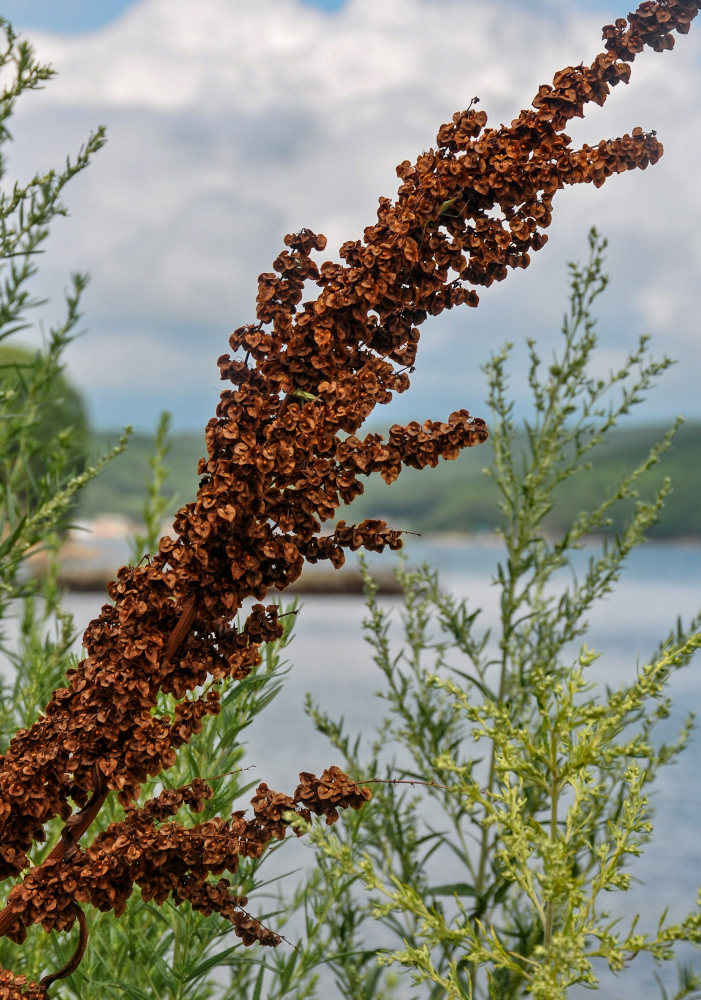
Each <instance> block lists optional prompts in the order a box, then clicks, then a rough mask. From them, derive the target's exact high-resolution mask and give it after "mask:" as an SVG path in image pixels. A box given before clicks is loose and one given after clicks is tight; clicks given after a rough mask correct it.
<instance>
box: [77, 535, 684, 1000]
mask: <svg viewBox="0 0 701 1000" xmlns="http://www.w3.org/2000/svg"><path fill="white" fill-rule="evenodd" d="M405 551H406V553H407V555H408V557H409V560H410V562H412V563H415V564H416V563H420V562H422V561H424V560H428V561H430V562H431V563H432V564H433V565H435V566H437V567H438V569H439V572H440V576H441V581H442V583H443V585H444V586H445V587H446V588H447V589H450V590H452V591H453V592H454V593H456V594H459V595H461V596H465V597H468V598H469V600H470V602H471V604H472V606H473V608H477V607H481V608H483V621H484V624H486V625H492V624H496V622H497V617H498V591H497V589H496V588H495V587H494V586H493V585H492V583H491V580H492V577H493V573H494V569H495V564H496V560H497V558H498V557H499V555H500V554H501V550H500V549H499V548H498V547H497V546H496V545H495V544H494V543H492V542H483V543H469V544H467V543H451V544H441V545H438V544H435V543H433V544H432V543H427V542H424V541H423V540H421V541H419V540H413V539H412V540H410V541H409V543H408V544H407V546H406V549H405ZM392 558H393V557H392V556H387V557H385V556H383V557H382V558H381V561H380V564H381V565H383V566H388V565H390V564H391V561H392ZM585 558H586V554H585V555H584V556H583V559H585ZM102 600H103V599H102V597H101V596H100V595H86V594H81V595H73V596H72V597H71V598H70V601H69V604H70V609H71V610H72V611H73V612H74V614H75V616H76V622H77V624H79V625H80V624H82V623H83V622H85V623H87V621H88V620H89V619H90V618H92V617H94V615H95V614H96V613H97V611H98V610H99V607H100V604H101V603H102ZM382 604H383V605H384V606H386V607H389V608H394V609H395V617H396V616H397V611H398V601H397V599H396V598H383V599H382ZM700 609H701V546H700V545H698V544H696V543H689V544H667V545H652V544H650V545H647V546H644V547H641V548H640V549H638V551H636V552H635V553H633V555H632V556H631V558H630V560H629V564H628V568H627V571H626V572H625V574H624V576H623V578H622V580H621V581H620V582H619V584H617V585H616V588H615V591H614V593H613V594H612V595H610V596H609V597H608V598H607V599H606V600H605V601H603V602H602V603H601V604H600V605H599V606H598V607H597V608H596V609H595V610H594V611H593V612H592V614H591V615H590V622H591V629H590V632H589V634H588V636H587V637H586V643H587V645H588V646H589V647H590V648H591V647H593V648H595V649H597V650H600V651H602V654H603V655H602V656H601V659H600V660H599V661H598V663H597V665H596V671H597V677H598V678H602V679H604V680H605V681H606V682H607V683H609V684H611V685H612V686H615V685H616V684H617V683H619V682H620V681H623V680H624V679H626V678H630V677H632V676H634V674H635V670H636V666H637V665H638V664H641V663H643V662H646V661H647V659H648V658H649V656H650V654H651V653H652V652H653V651H654V650H655V648H656V647H657V645H658V643H659V642H660V640H662V639H664V638H665V637H666V636H667V635H668V633H669V631H670V630H671V629H672V628H673V627H674V625H675V623H676V620H677V616H681V618H682V620H684V621H688V620H689V619H690V618H691V617H693V616H694V615H696V614H697V613H698V612H699V610H700ZM364 614H365V607H364V604H363V601H362V599H361V598H357V597H323V596H314V597H304V598H303V604H302V609H301V612H300V613H299V614H298V616H297V621H296V625H295V637H294V640H293V642H292V644H291V645H290V647H288V650H287V652H288V660H289V663H290V666H291V670H290V673H289V675H288V677H287V679H286V681H285V685H284V688H283V691H282V693H281V694H280V695H279V697H278V698H277V700H276V701H275V702H274V703H273V704H272V705H270V706H269V707H268V709H267V710H266V712H265V714H264V715H263V716H262V717H260V719H259V720H256V721H257V722H258V721H260V722H261V725H260V726H258V727H256V726H255V725H254V726H252V727H251V728H250V729H249V730H248V731H247V732H248V733H250V736H249V738H248V739H249V742H248V762H249V763H251V764H252V765H254V766H255V771H253V772H252V776H255V777H256V778H258V779H259V780H261V781H266V782H267V783H268V784H269V785H270V786H271V787H273V788H276V789H279V790H280V791H286V792H290V791H292V790H293V789H294V787H295V786H296V784H297V781H298V777H297V776H298V772H299V771H302V770H308V771H315V772H316V773H320V771H321V770H322V769H323V768H324V767H325V766H328V765H329V764H332V763H335V762H336V761H335V755H334V752H333V750H332V748H330V747H329V745H328V743H327V742H326V740H325V739H324V738H322V737H321V736H320V735H319V734H317V733H316V732H315V730H314V728H313V725H312V723H311V722H310V720H309V719H308V718H307V716H306V715H305V712H304V698H305V694H306V692H308V691H310V692H312V694H313V696H314V698H315V700H317V701H318V702H319V703H320V705H321V706H322V707H323V708H324V709H326V710H327V711H328V712H329V713H330V715H331V716H332V717H333V718H338V717H340V716H343V717H344V718H345V722H346V726H347V728H348V729H349V730H350V731H358V732H365V733H371V731H372V729H373V728H374V727H375V726H376V725H377V724H379V723H380V722H381V719H382V718H383V715H384V714H385V708H386V706H385V705H384V703H382V702H380V701H379V699H377V698H376V697H374V692H375V691H376V689H377V688H378V687H379V686H380V681H381V678H380V674H379V671H378V669H377V667H376V666H375V665H374V664H373V662H372V657H371V650H370V647H368V646H367V645H366V643H365V642H364V640H363V636H362V624H361V623H362V619H363V617H364ZM700 669H701V658H697V659H696V661H695V662H694V663H692V664H691V665H690V666H689V667H687V668H685V669H684V670H682V671H680V672H678V673H677V675H676V676H675V678H674V680H673V682H672V685H671V689H670V693H671V694H672V696H673V699H674V710H673V713H672V717H671V718H670V720H668V722H667V723H666V724H665V726H666V728H665V731H664V733H663V734H662V735H664V736H666V737H668V738H671V736H672V735H673V733H674V732H675V730H676V727H677V725H678V723H679V722H680V720H681V719H682V718H683V717H685V716H686V714H687V713H688V712H689V711H693V710H694V709H698V708H699V707H701V676H700ZM700 771H701V739H700V738H699V736H698V735H697V736H696V737H695V738H694V740H693V743H692V746H691V747H690V748H689V749H688V751H687V752H686V754H685V755H683V757H682V758H681V760H680V761H679V762H678V763H677V764H675V765H674V766H673V767H671V768H669V769H668V770H667V771H666V773H665V774H664V776H663V779H662V782H661V783H660V787H659V789H658V790H657V792H656V793H655V800H654V802H655V809H656V820H655V839H654V841H653V842H652V844H650V845H649V847H648V849H647V850H646V853H645V856H644V858H643V859H642V860H641V861H640V863H639V864H638V865H637V866H636V867H635V869H633V872H634V874H635V876H636V878H637V882H636V884H635V886H634V888H633V889H632V890H631V892H629V893H627V894H625V896H623V895H622V894H621V895H612V896H611V900H610V903H611V910H612V912H614V914H618V915H621V916H627V917H628V918H629V917H630V916H632V915H633V914H634V913H635V912H640V913H641V915H642V921H641V928H640V929H641V930H642V929H645V923H646V921H647V922H648V929H652V927H653V926H654V924H653V923H652V921H653V919H654V917H655V916H656V915H659V914H660V913H661V912H662V910H663V909H664V908H665V906H669V910H670V916H671V917H673V918H675V917H681V916H682V915H683V914H684V913H686V912H688V911H689V910H690V909H692V908H693V907H694V905H695V899H696V893H697V890H698V888H699V886H701V838H700V835H699V826H700V822H699V821H700V820H701V808H700V807H699V782H698V775H699V772H700ZM302 857H303V855H302ZM307 857H309V855H307ZM286 865H287V867H288V869H289V867H294V865H290V864H289V862H286ZM448 874H450V875H452V877H454V878H456V877H458V876H457V875H456V873H454V872H451V873H448ZM626 922H627V921H626ZM684 957H685V958H687V957H691V958H692V959H695V965H696V966H697V968H698V970H699V972H701V955H699V954H698V953H697V952H691V954H690V955H689V953H688V952H685V953H684ZM655 971H656V969H655V966H654V964H651V963H646V960H645V959H644V958H640V957H639V958H637V959H636V960H635V961H634V962H633V963H632V965H631V967H630V969H629V970H627V972H626V973H625V975H624V976H622V977H619V978H618V979H615V980H613V979H612V978H611V977H608V978H607V977H602V988H601V991H600V992H599V994H598V995H599V996H600V997H601V998H602V1000H628V998H630V1000H639V998H642V997H656V996H660V992H659V989H658V987H657V986H656V984H655V981H654V972H655ZM658 971H659V972H660V973H661V974H662V975H663V979H664V981H665V983H666V984H667V985H668V988H669V986H670V985H671V986H674V984H675V982H676V978H675V975H674V970H673V969H670V970H667V969H666V968H665V969H662V970H658ZM668 971H669V972H671V976H670V975H669V974H668ZM407 987H408V983H407ZM674 992H675V990H674V989H672V990H671V994H672V995H673V994H674ZM410 994H411V996H418V995H419V994H417V993H416V992H415V991H414V990H412V991H410ZM335 995H336V994H335V993H334V992H333V987H331V990H330V992H329V993H328V996H329V1000H332V997H333V996H335ZM408 995H409V994H407V996H408ZM571 995H572V997H580V996H582V995H584V994H583V991H582V992H577V993H575V992H574V991H573V992H572V994H571ZM586 995H590V994H589V993H587V994H586Z"/></svg>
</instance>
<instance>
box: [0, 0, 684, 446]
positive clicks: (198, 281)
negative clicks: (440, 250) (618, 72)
mask: <svg viewBox="0 0 701 1000" xmlns="http://www.w3.org/2000/svg"><path fill="white" fill-rule="evenodd" d="M627 10H628V5H627V4H623V3H622V2H621V0H619V2H617V0H529V2H528V3H525V2H524V0H489V2H485V0H136V2H134V0H132V2H129V0H100V2H99V3H96V2H94V0H62V2H61V3H60V4H57V3H55V0H4V2H2V3H0V11H1V12H2V14H3V16H5V17H6V18H8V19H10V20H12V21H13V23H14V24H15V26H16V28H18V29H20V31H21V32H22V33H23V34H24V35H26V36H27V37H28V38H29V39H30V40H31V41H32V42H33V43H34V45H35V47H36V49H37V51H38V53H39V55H40V56H41V57H42V58H43V59H45V60H47V61H49V62H51V63H52V64H53V66H54V68H55V69H56V70H57V72H58V76H57V77H56V79H55V80H54V81H52V82H51V83H50V84H49V85H48V86H47V88H46V89H45V90H44V91H42V92H39V93H35V94H29V95H27V96H26V97H25V99H24V100H23V101H22V103H21V105H20V110H19V112H18V115H17V117H16V119H15V122H14V127H13V133H14V136H15V142H14V144H13V147H12V149H11V152H10V161H9V166H10V174H11V175H12V176H26V175H27V174H29V173H30V172H34V171H35V170H37V169H40V170H44V169H49V168H50V167H51V166H58V165H60V164H61V163H62V162H63V159H64V157H65V155H66V153H68V152H71V153H72V152H75V151H76V150H77V149H78V147H79V146H80V144H81V143H82V142H83V141H84V139H85V138H86V136H87V134H88V133H89V131H90V130H91V128H93V127H95V126H96V125H98V124H104V125H106V126H107V130H108V137H109V141H108V145H107V147H106V148H105V149H103V150H102V151H101V152H100V153H99V154H98V156H97V157H96V159H95V161H94V163H93V165H92V166H91V167H90V169H89V170H88V171H87V172H85V173H83V174H82V175H81V176H80V177H78V178H77V179H75V180H74V181H73V183H72V185H71V186H70V187H69V189H68V191H67V193H66V200H67V201H68V203H69V207H70V210H71V215H70V218H68V219H66V220H59V221H58V222H57V223H56V226H55V230H54V234H53V236H52V238H51V245H50V248H49V252H48V253H47V255H46V256H45V258H42V273H41V278H40V280H39V282H38V284H37V291H38V292H41V293H42V294H46V295H48V296H51V300H52V301H51V304H50V305H49V306H47V307H45V308H44V309H43V310H42V313H41V315H42V318H43V321H44V323H45V324H49V323H50V322H51V321H52V319H55V318H56V317H57V316H58V315H59V314H60V297H61V294H62V289H63V288H64V287H65V286H66V278H67V275H68V274H69V273H70V272H71V271H74V270H87V271H89V272H90V274H91V284H90V288H89V290H88V293H87V294H86V297H85V303H84V305H85V319H84V327H85V334H84V336H82V337H81V338H80V340H78V341H77V342H76V343H75V344H74V345H72V347H71V349H70V351H69V355H68V365H69V374H70V375H71V377H72V378H73V380H74V381H75V382H76V383H77V384H78V385H79V386H80V387H81V388H82V389H83V390H84V391H85V393H86V395H87V397H88V400H89V403H90V408H91V412H92V416H93V419H94V422H95V423H96V424H97V425H99V426H102V427H118V426H121V425H123V424H125V423H133V424H134V425H136V426H138V427H143V428H148V427H151V426H152V425H153V423H154V422H155V420H156V417H157V415H158V413H159V412H160V411H161V410H162V409H164V408H167V409H170V410H171V411H172V412H173V414H174V418H175V423H176V426H178V427H180V428H183V429H185V428H191V429H196V428H199V427H201V426H203V425H204V423H206V421H207V419H208V417H209V416H210V415H211V414H212V413H213V412H214V407H215V404H216V397H217V392H218V386H219V385H220V384H219V383H218V372H217V369H216V364H215V362H216V359H217V357H218V356H219V355H220V354H222V353H224V352H225V351H226V350H227V349H228V344H227V339H228V335H229V333H230V332H231V331H232V330H233V329H234V328H235V327H236V326H238V325H240V324H242V323H245V322H248V321H250V320H252V319H253V318H254V305H255V293H256V278H257V275H258V274H259V273H260V272H261V271H266V270H269V269H270V266H271V263H272V260H273V258H274V257H275V256H276V255H277V253H278V251H279V249H280V248H281V245H282V238H283V236H284V234H285V233H287V232H291V231H294V230H297V229H300V228H301V227H303V226H307V227H309V228H311V229H314V230H316V231H318V232H323V233H325V234H326V235H327V236H328V237H329V251H330V252H332V253H333V252H335V249H336V248H337V247H338V245H339V244H340V243H342V242H343V241H344V240H346V239H350V238H355V237H357V236H358V235H360V234H361V232H362V229H363V227H364V226H365V225H368V224H370V223H372V222H373V221H374V218H375V211H376V206H377V198H378V196H379V195H392V194H393V193H394V192H395V190H396V186H397V183H398V182H397V180H396V177H395V173H394V167H395V165H396V164H397V163H398V162H399V161H401V160H403V159H405V158H408V159H414V158H415V157H416V155H417V154H418V153H419V152H420V151H421V150H422V149H423V148H427V147H429V146H430V145H431V144H432V143H433V141H434V139H435V133H436V131H437V128H438V126H439V125H440V124H441V123H442V122H444V121H448V120H449V119H450V116H451V114H452V113H453V111H455V110H457V109H459V108H463V107H465V106H466V105H467V104H468V103H469V101H470V98H472V97H473V96H479V98H480V107H481V108H482V109H484V110H485V111H486V112H487V113H488V115H489V121H490V123H491V124H496V125H498V124H499V123H500V122H502V121H505V122H509V121H510V120H511V119H512V118H513V117H514V116H515V115H516V114H517V113H518V112H519V110H520V109H521V108H522V107H525V106H528V105H529V103H530V101H531V99H532V96H533V94H534V93H535V91H536V89H537V86H538V84H539V83H541V82H549V81H550V80H551V79H552V75H553V73H554V72H555V71H556V70H558V69H560V68H562V67H564V66H566V65H569V64H576V63H579V62H580V61H582V60H584V61H585V62H589V61H590V60H591V58H592V57H593V56H594V55H595V54H596V53H597V52H598V51H599V50H600V49H601V40H600V39H601V34H600V31H601V26H602V25H603V24H605V23H608V22H610V21H612V20H613V19H614V18H615V17H616V16H619V15H621V14H625V13H626V11H627ZM699 94H701V18H699V20H698V21H697V22H695V23H694V25H693V26H692V30H691V33H690V34H689V35H688V36H687V37H682V38H679V39H678V41H677V46H676V48H675V50H674V51H673V52H672V53H665V54H662V55H658V54H655V53H653V52H646V53H645V54H644V55H643V56H642V57H640V58H639V59H638V60H637V61H636V63H635V64H634V66H633V77H632V82H631V84H630V86H629V87H627V88H624V87H619V88H617V89H616V91H614V93H613V94H612V96H611V98H610V99H609V102H608V103H607V105H606V107H605V108H604V109H597V108H595V109H593V111H592V112H591V114H590V115H589V117H588V118H587V120H586V121H584V122H578V123H576V124H575V126H574V127H573V128H572V129H570V130H569V131H570V134H571V135H572V136H573V138H574V139H575V141H576V142H577V144H579V143H581V142H583V141H592V140H594V141H596V140H598V139H599V138H601V137H608V136H617V135H620V134H622V133H623V132H624V131H629V130H630V129H631V128H632V127H634V126H635V125H641V126H643V127H644V128H645V129H656V130H657V132H658V135H659V137H660V138H661V139H662V141H663V143H664V145H665V156H664V157H663V159H662V160H661V161H660V163H659V164H658V165H657V166H655V167H653V168H650V169H648V170H646V171H644V172H639V173H637V174H626V175H623V176H620V177H616V178H613V179H612V180H610V181H609V182H608V183H607V185H606V186H605V187H604V188H603V189H600V190H598V191H597V190H595V189H594V188H592V187H589V186H588V187H586V188H582V189H581V190H574V189H569V190H565V191H563V192H561V193H559V195H558V196H557V198H556V201H555V222H554V223H553V225H552V227H551V229H550V230H549V234H550V242H549V243H548V245H547V246H546V247H545V248H544V249H543V250H542V251H541V252H540V253H539V254H537V255H536V257H535V258H534V262H533V264H532V266H531V267H530V268H529V269H528V270H527V271H519V272H518V273H514V274H511V275H509V277H508V279H507V280H506V281H505V282H504V283H502V284H501V285H498V286H495V287H493V288H491V289H489V290H485V291H484V292H483V293H482V303H481V305H480V307H479V309H477V310H467V309H465V310H464V311H462V312H461V311H459V310H457V311H453V313H452V314H446V315H444V316H442V317H440V318H439V319H438V320H433V321H429V322H428V323H427V324H425V326H424V327H423V333H422V342H421V348H420V354H419V359H418V363H417V371H416V374H415V376H414V382H413V385H412V389H411V390H410V392H408V393H407V394H405V395H404V396H403V397H400V399H398V400H397V401H396V402H395V403H394V404H392V408H391V413H389V414H388V416H391V417H394V418H396V419H406V418H410V417H414V418H418V419H424V418H426V417H431V418H434V419H440V418H442V417H445V416H447V414H448V413H449V412H450V411H451V410H453V409H456V408H459V407H463V406H464V407H467V409H469V410H470V411H471V412H473V413H475V414H479V415H486V414H485V411H484V403H483V400H484V376H483V375H482V373H481V371H480V365H482V364H483V363H484V362H485V360H486V359H487V358H488V357H489V354H490V352H491V351H493V350H496V349H498V348H499V347H500V346H501V344H502V343H503V342H504V341H505V340H506V339H510V340H513V341H515V342H517V343H522V342H523V340H524V338H526V337H527V336H533V337H536V338H537V339H538V341H539V343H540V345H541V349H542V353H543V355H544V356H545V357H546V358H547V357H549V355H550V353H551V352H552V351H553V350H554V349H555V348H556V347H557V344H558V339H559V338H560V334H559V333H558V330H559V326H560V322H561V316H562V312H563V308H564V306H565V295H566V266H565V265H566V261H567V260H571V259H581V258H582V257H583V256H584V254H585V252H586V239H587V232H588V229H589V227H590V226H591V225H596V226H597V227H598V228H599V229H600V230H601V231H602V232H603V233H604V234H605V235H607V236H608V238H609V252H608V265H609V270H610V272H611V275H612V279H613V280H612V285H611V288H610V291H608V292H607V295H606V300H605V302H604V303H603V304H602V309H601V314H600V315H601V319H600V325H599V333H600V337H601V341H602V349H601V354H600V356H599V360H598V364H599V365H600V367H601V368H602V369H604V370H606V369H608V368H609V367H618V366H619V365H620V363H621V361H622V359H623V358H624V357H625V354H626V351H627V349H628V348H629V347H630V346H631V345H632V344H633V343H634V342H635V341H636V339H637V337H638V335H639V334H640V333H642V332H648V333H650V334H651V335H652V338H653V341H652V344H653V350H654V351H656V352H657V353H658V354H662V353H668V354H670V355H671V356H672V357H674V358H676V359H678V361H679V364H678V365H677V366H676V367H675V369H674V370H673V371H672V372H671V373H669V374H668V375H667V376H666V377H665V379H664V380H663V382H662V384H661V386H660V387H659V388H658V389H657V390H656V391H655V392H654V393H653V394H652V396H651V397H650V401H649V404H647V405H646V407H645V409H644V410H643V409H641V410H640V411H639V413H638V418H639V419H645V418H650V419H652V418H659V417H661V416H664V417H671V416H673V415H675V414H676V413H678V412H682V413H685V414H687V415H688V416H696V417H701V393H699V390H698V382H699V372H701V338H700V337H699V312H700V308H699V306H700V305H701V292H700V291H699V284H700V283H699V275H700V274H701V226H700V225H699V222H700V221H701V186H700V185H699V184H698V180H697V177H698V160H699V155H700V153H701V106H700V102H699V100H698V95H699ZM523 383H524V379H523V376H522V375H521V374H519V372H518V370H515V371H514V379H513V389H514V393H515V394H516V396H517V398H518V399H519V400H522V401H523V400H525V398H526V393H525V387H524V384H523Z"/></svg>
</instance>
